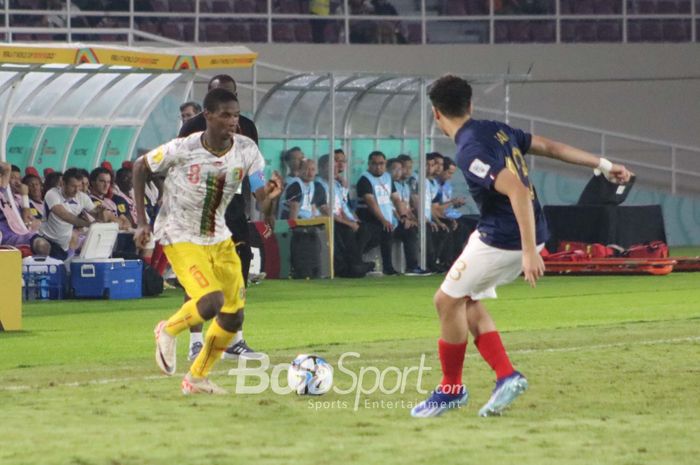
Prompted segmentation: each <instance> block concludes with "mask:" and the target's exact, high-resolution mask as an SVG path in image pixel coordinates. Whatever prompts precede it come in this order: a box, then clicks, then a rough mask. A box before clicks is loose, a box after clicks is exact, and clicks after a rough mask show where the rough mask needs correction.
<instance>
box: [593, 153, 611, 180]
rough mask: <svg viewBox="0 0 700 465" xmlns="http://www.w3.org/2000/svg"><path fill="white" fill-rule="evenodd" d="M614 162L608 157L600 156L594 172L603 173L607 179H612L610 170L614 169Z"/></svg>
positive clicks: (596, 173)
mask: <svg viewBox="0 0 700 465" xmlns="http://www.w3.org/2000/svg"><path fill="white" fill-rule="evenodd" d="M612 167H613V164H612V162H611V161H610V160H608V159H607V158H603V157H601V158H600V161H599V162H598V167H597V168H596V169H594V170H593V173H594V174H595V175H596V176H598V175H599V174H600V173H603V176H605V179H608V180H610V170H611V169H612Z"/></svg>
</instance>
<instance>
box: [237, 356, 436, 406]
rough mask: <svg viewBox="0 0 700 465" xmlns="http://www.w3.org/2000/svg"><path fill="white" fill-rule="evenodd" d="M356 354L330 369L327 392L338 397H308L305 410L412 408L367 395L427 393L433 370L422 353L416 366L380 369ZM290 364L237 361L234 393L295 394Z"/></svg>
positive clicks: (340, 358)
mask: <svg viewBox="0 0 700 465" xmlns="http://www.w3.org/2000/svg"><path fill="white" fill-rule="evenodd" d="M361 362H362V360H361V355H360V354H359V353H358V352H345V353H343V354H342V355H341V356H340V357H339V358H338V362H337V363H336V364H335V366H334V369H333V386H332V388H331V389H330V391H329V393H334V394H337V396H340V397H339V398H338V397H335V398H332V399H328V398H325V397H324V396H309V399H308V407H309V408H311V409H314V410H321V409H350V408H352V409H353V410H354V411H357V410H359V409H360V408H364V409H388V408H411V407H413V406H415V404H416V403H417V402H418V401H416V402H408V401H405V400H387V399H370V398H369V396H373V395H375V394H378V393H381V394H383V395H387V396H388V395H396V394H405V393H406V392H415V393H417V394H419V396H418V397H423V396H424V395H425V394H428V392H429V391H428V390H426V389H424V388H423V380H424V378H425V374H426V373H427V372H429V371H431V370H432V368H431V367H429V366H426V365H425V354H422V355H421V356H420V359H419V360H417V362H418V363H417V364H415V365H411V366H402V367H399V366H387V367H383V368H379V367H376V366H372V365H364V364H362V363H361ZM289 369H290V364H289V363H280V364H275V365H273V364H271V363H270V359H269V358H268V357H267V356H261V357H260V358H259V359H255V360H247V359H244V358H241V359H239V361H238V367H237V368H233V369H231V370H230V371H229V373H228V374H229V375H231V376H234V377H236V387H235V390H234V391H235V393H236V394H262V393H264V392H267V391H272V392H273V393H275V394H277V395H282V396H284V395H289V394H293V393H295V389H294V388H293V387H292V386H290V385H289V383H288V382H287V375H288V372H289Z"/></svg>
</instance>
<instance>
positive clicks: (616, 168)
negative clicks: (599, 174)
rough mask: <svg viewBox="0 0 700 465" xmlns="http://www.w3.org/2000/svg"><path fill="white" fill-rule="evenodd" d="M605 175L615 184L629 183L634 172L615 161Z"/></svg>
mask: <svg viewBox="0 0 700 465" xmlns="http://www.w3.org/2000/svg"><path fill="white" fill-rule="evenodd" d="M605 177H606V178H607V179H608V181H610V182H614V183H615V184H627V183H628V182H629V181H630V178H631V177H632V173H631V172H630V171H629V170H628V169H627V168H625V166H624V165H618V164H616V163H613V166H612V168H611V169H610V171H609V172H608V174H607V175H606V176H605Z"/></svg>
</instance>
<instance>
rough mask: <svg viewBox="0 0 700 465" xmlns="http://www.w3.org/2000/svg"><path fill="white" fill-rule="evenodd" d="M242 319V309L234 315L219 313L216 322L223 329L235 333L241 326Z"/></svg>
mask: <svg viewBox="0 0 700 465" xmlns="http://www.w3.org/2000/svg"><path fill="white" fill-rule="evenodd" d="M243 318H244V313H243V309H240V310H238V311H237V312H236V313H219V316H218V317H217V318H216V320H217V321H218V323H219V326H221V327H222V328H223V329H225V330H226V331H229V332H232V333H235V332H237V331H240V329H241V327H242V326H243Z"/></svg>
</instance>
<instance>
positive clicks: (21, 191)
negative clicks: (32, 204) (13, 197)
mask: <svg viewBox="0 0 700 465" xmlns="http://www.w3.org/2000/svg"><path fill="white" fill-rule="evenodd" d="M19 194H20V195H29V186H28V185H26V184H20V186H19Z"/></svg>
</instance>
